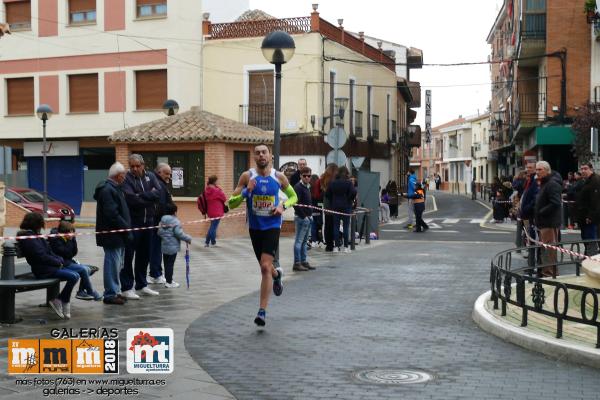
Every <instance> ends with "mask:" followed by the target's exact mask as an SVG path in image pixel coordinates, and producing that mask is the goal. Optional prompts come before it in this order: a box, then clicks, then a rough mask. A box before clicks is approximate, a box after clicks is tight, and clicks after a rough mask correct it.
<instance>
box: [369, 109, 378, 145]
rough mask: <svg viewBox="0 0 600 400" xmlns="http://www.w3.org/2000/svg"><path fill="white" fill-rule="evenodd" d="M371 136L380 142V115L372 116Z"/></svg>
mask: <svg viewBox="0 0 600 400" xmlns="http://www.w3.org/2000/svg"><path fill="white" fill-rule="evenodd" d="M371 136H372V137H373V139H374V140H379V115H375V114H371Z"/></svg>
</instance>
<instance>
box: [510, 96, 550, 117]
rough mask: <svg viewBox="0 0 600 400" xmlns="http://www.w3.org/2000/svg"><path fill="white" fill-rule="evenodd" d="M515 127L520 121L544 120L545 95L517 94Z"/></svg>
mask: <svg viewBox="0 0 600 400" xmlns="http://www.w3.org/2000/svg"><path fill="white" fill-rule="evenodd" d="M515 114H517V115H516V117H517V121H515V122H516V125H518V123H519V122H520V121H544V120H545V119H546V93H519V110H518V113H515Z"/></svg>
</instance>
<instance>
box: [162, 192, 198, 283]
mask: <svg viewBox="0 0 600 400" xmlns="http://www.w3.org/2000/svg"><path fill="white" fill-rule="evenodd" d="M164 211H165V215H163V217H162V218H161V220H160V228H158V236H160V239H161V249H162V254H163V264H164V267H165V278H166V280H167V282H166V283H165V287H167V288H177V287H179V283H177V282H174V281H173V266H174V265H175V259H176V258H177V252H178V251H179V250H180V248H181V241H182V240H183V241H184V242H187V243H191V242H192V237H191V236H190V235H188V234H186V233H185V232H184V231H183V229H182V228H181V222H180V221H179V220H178V219H177V217H176V215H177V205H175V203H167V205H165V208H164Z"/></svg>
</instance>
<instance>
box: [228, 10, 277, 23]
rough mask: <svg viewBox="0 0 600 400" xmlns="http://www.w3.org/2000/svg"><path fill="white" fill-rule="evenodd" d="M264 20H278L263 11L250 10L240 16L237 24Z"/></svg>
mask: <svg viewBox="0 0 600 400" xmlns="http://www.w3.org/2000/svg"><path fill="white" fill-rule="evenodd" d="M264 19H276V18H275V17H274V16H272V15H269V14H267V13H266V12H264V11H263V10H248V11H245V12H244V13H243V14H242V15H240V16H239V17H238V18H237V19H236V20H235V22H243V21H261V20H264Z"/></svg>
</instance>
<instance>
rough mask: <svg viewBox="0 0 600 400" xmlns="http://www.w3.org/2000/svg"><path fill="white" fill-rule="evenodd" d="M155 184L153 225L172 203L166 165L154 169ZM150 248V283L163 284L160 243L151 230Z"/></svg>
mask: <svg viewBox="0 0 600 400" xmlns="http://www.w3.org/2000/svg"><path fill="white" fill-rule="evenodd" d="M154 175H155V176H156V182H157V183H158V203H157V204H156V215H155V217H154V222H155V225H156V224H158V223H159V222H160V219H161V218H162V217H163V215H165V207H166V206H167V204H169V203H172V202H173V198H172V197H171V192H170V191H169V182H170V181H171V167H170V166H169V164H167V163H163V162H161V163H158V165H157V166H156V168H155V169H154ZM150 236H151V246H150V279H148V280H149V281H150V283H158V284H164V283H166V282H167V281H166V280H165V277H164V275H163V271H162V267H161V262H162V251H161V242H160V237H159V236H158V232H157V230H155V229H152V230H151V233H150Z"/></svg>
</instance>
